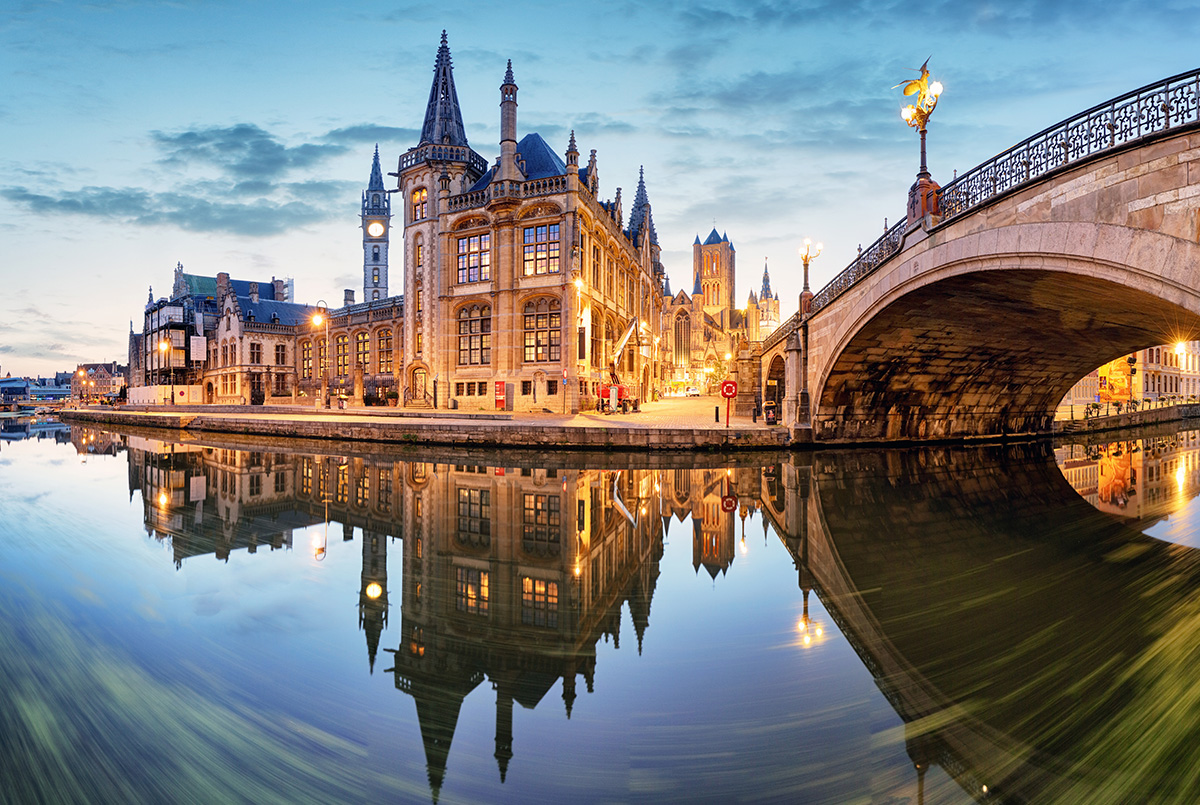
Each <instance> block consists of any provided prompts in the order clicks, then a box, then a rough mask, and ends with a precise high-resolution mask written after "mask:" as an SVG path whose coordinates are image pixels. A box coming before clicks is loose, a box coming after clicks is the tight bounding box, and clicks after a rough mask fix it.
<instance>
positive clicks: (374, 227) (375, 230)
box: [367, 221, 383, 238]
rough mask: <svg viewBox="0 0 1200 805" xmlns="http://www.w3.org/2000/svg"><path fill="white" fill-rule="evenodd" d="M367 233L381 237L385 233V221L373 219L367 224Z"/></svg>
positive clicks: (374, 236)
mask: <svg viewBox="0 0 1200 805" xmlns="http://www.w3.org/2000/svg"><path fill="white" fill-rule="evenodd" d="M367 234H368V235H370V236H371V237H373V238H378V237H381V236H382V235H383V222H382V221H372V222H371V223H369V224H367Z"/></svg>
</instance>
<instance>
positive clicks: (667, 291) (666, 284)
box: [663, 274, 675, 296]
mask: <svg viewBox="0 0 1200 805" xmlns="http://www.w3.org/2000/svg"><path fill="white" fill-rule="evenodd" d="M674 295H675V294H673V293H671V278H670V277H668V276H667V275H666V274H663V296H674Z"/></svg>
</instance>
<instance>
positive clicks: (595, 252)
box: [592, 246, 600, 290]
mask: <svg viewBox="0 0 1200 805" xmlns="http://www.w3.org/2000/svg"><path fill="white" fill-rule="evenodd" d="M592 287H593V288H595V289H596V290H600V247H599V246H593V247H592Z"/></svg>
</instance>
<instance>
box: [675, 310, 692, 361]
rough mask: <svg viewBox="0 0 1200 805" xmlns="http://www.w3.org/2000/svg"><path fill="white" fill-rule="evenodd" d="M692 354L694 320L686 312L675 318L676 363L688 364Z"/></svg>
mask: <svg viewBox="0 0 1200 805" xmlns="http://www.w3.org/2000/svg"><path fill="white" fill-rule="evenodd" d="M691 356H692V320H691V318H690V317H689V316H688V315H687V314H686V313H684V314H682V315H680V316H679V317H678V318H676V319H675V365H676V366H687V364H688V361H689V360H690V359H691Z"/></svg>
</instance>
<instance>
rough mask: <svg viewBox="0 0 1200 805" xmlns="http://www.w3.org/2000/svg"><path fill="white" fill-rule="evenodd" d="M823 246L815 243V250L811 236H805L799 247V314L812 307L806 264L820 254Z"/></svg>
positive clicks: (806, 311)
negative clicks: (801, 284) (801, 269)
mask: <svg viewBox="0 0 1200 805" xmlns="http://www.w3.org/2000/svg"><path fill="white" fill-rule="evenodd" d="M824 248H825V246H824V244H822V243H818V244H816V247H815V249H816V250H815V251H814V247H813V242H812V238H805V239H804V245H803V246H802V247H801V248H800V262H802V263H804V288H803V290H801V291H800V315H801V316H803V315H804V314H805V313H808V309H809V308H810V307H812V297H813V295H812V291H811V290H809V288H808V264H809V263H811V262H812V261H813V260H816V259H817V258H818V257H820V256H821V250H822V249H824Z"/></svg>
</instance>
